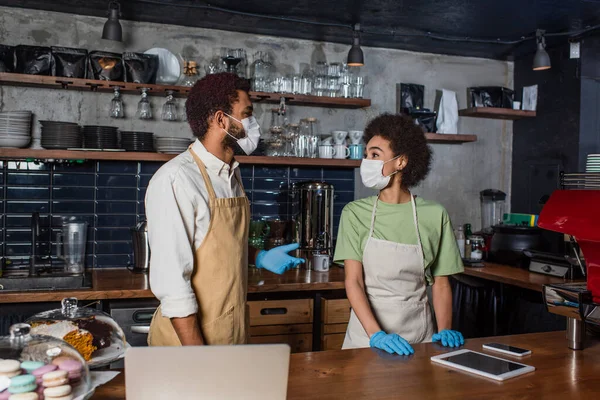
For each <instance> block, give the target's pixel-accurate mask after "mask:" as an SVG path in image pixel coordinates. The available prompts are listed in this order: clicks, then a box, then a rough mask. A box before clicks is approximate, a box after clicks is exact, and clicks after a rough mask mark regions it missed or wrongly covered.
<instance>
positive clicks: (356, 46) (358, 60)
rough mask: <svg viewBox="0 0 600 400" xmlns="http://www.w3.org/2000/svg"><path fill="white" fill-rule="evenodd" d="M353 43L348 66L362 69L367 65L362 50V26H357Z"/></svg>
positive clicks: (355, 26) (354, 30) (353, 32)
mask: <svg viewBox="0 0 600 400" xmlns="http://www.w3.org/2000/svg"><path fill="white" fill-rule="evenodd" d="M352 34H353V42H352V47H351V48H350V51H349V52H348V61H347V64H348V65H349V66H351V67H362V66H363V65H365V57H364V55H363V51H362V49H361V48H360V24H355V25H354V29H353V30H352Z"/></svg>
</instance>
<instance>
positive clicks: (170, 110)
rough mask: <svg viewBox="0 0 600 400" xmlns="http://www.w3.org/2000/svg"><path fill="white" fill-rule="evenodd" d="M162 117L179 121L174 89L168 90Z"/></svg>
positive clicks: (165, 119) (166, 119) (164, 119)
mask: <svg viewBox="0 0 600 400" xmlns="http://www.w3.org/2000/svg"><path fill="white" fill-rule="evenodd" d="M162 119H163V121H177V120H178V115H177V103H176V102H175V99H174V98H173V91H172V90H167V101H166V102H165V104H163V108H162Z"/></svg>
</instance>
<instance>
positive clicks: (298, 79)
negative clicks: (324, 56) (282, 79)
mask: <svg viewBox="0 0 600 400" xmlns="http://www.w3.org/2000/svg"><path fill="white" fill-rule="evenodd" d="M291 80H292V93H294V94H301V93H302V75H300V74H295V75H292V77H291Z"/></svg>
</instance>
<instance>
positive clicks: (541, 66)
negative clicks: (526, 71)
mask: <svg viewBox="0 0 600 400" xmlns="http://www.w3.org/2000/svg"><path fill="white" fill-rule="evenodd" d="M551 67H552V64H551V63H550V56H549V55H548V52H547V51H546V49H544V46H543V45H542V44H541V43H538V49H537V51H536V52H535V56H534V57H533V70H534V71H543V70H545V69H550V68H551Z"/></svg>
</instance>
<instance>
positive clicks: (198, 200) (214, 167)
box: [146, 140, 244, 318]
mask: <svg viewBox="0 0 600 400" xmlns="http://www.w3.org/2000/svg"><path fill="white" fill-rule="evenodd" d="M192 149H193V150H194V152H195V153H196V154H197V155H198V157H199V158H200V159H201V160H202V162H203V163H204V165H205V166H206V171H207V172H208V176H209V178H210V180H211V183H212V185H213V188H214V190H215V194H216V196H217V198H230V197H239V196H243V195H244V191H243V189H242V187H241V186H240V184H239V183H238V180H237V179H236V178H235V174H238V176H239V173H240V172H239V168H238V165H239V164H238V163H237V161H234V162H233V164H232V165H231V166H229V165H228V164H225V163H224V162H223V161H221V160H219V159H218V158H217V157H215V156H214V155H213V154H211V153H209V152H208V151H207V150H206V148H205V147H204V145H203V144H202V143H201V142H200V141H199V140H196V142H194V144H193V146H192ZM208 203H209V195H208V190H207V188H206V184H205V182H204V179H203V178H202V174H201V173H200V170H199V169H198V166H197V165H196V163H195V162H194V158H193V157H192V155H191V154H190V152H189V151H185V152H183V153H182V154H180V155H179V156H177V157H175V158H174V159H172V160H171V161H169V162H167V163H166V164H165V165H163V166H162V167H161V168H160V169H159V170H158V171H157V172H156V174H154V176H153V177H152V179H151V180H150V183H149V184H148V189H147V191H146V218H147V220H148V239H149V242H150V251H151V256H150V287H151V289H152V293H154V295H155V296H156V297H157V298H158V299H159V300H160V302H161V311H162V314H163V315H164V316H165V317H169V318H176V317H179V318H182V317H187V316H188V315H192V314H195V313H197V312H198V300H197V299H196V295H195V294H194V291H193V289H192V285H191V276H192V272H193V269H194V255H195V252H196V249H197V248H199V247H200V245H201V244H202V241H203V240H204V238H205V236H206V234H207V231H208V228H209V224H210V211H209V207H208ZM224 245H227V243H224Z"/></svg>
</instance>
